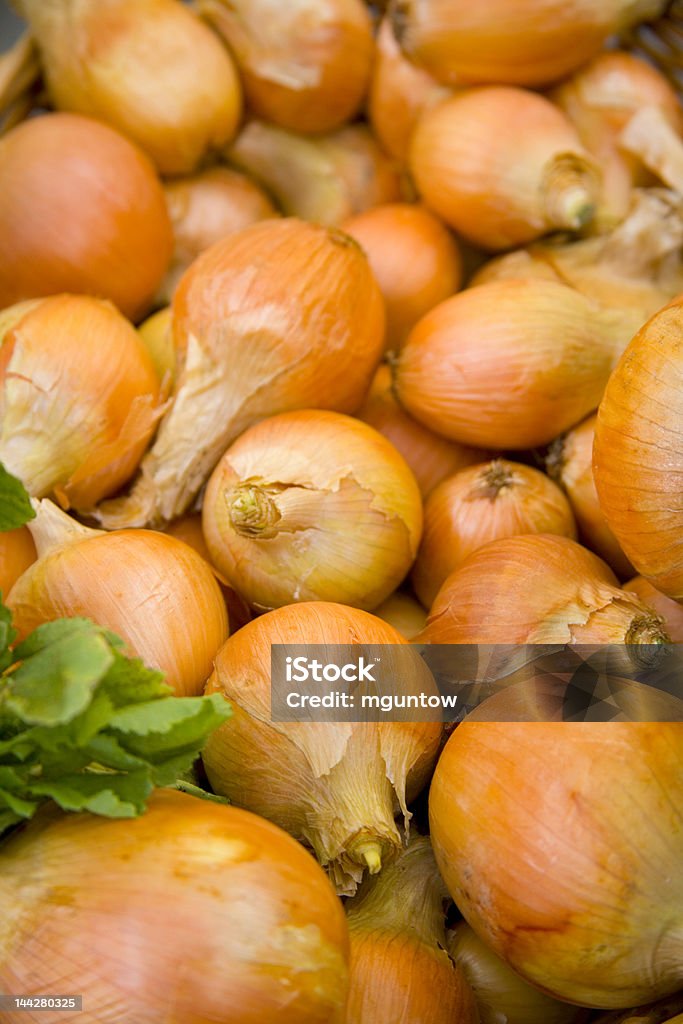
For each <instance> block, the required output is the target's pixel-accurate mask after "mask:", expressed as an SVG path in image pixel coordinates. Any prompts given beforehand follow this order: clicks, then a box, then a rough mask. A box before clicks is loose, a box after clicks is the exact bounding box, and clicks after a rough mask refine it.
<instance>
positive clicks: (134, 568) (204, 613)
mask: <svg viewBox="0 0 683 1024" xmlns="http://www.w3.org/2000/svg"><path fill="white" fill-rule="evenodd" d="M36 508H37V515H36V518H35V519H32V520H31V523H30V530H31V534H32V536H33V539H34V541H35V544H36V549H37V552H38V560H37V561H36V562H34V563H33V564H32V565H31V566H30V567H29V568H28V569H27V570H26V572H24V574H23V575H22V576H21V577H20V578H19V579H18V580H17V582H16V583H15V585H14V586H13V587H12V589H11V591H10V593H9V595H8V597H7V602H6V603H7V606H8V607H9V608H10V609H11V611H12V615H13V623H14V626H15V628H16V629H17V631H18V633H19V636H20V638H21V639H23V638H25V637H26V636H27V635H28V634H29V633H30V632H31V631H32V630H34V629H35V628H36V626H39V625H41V624H42V623H43V622H51V621H52V620H53V619H59V618H76V617H79V616H84V617H85V618H89V619H92V620H93V621H94V622H96V623H97V624H98V625H100V626H105V627H106V628H107V629H110V630H112V632H114V633H116V634H117V635H118V636H120V637H121V638H122V639H123V640H124V641H125V643H126V646H127V648H128V651H129V652H130V654H131V655H135V656H137V657H139V658H141V659H142V660H143V661H144V662H145V664H147V665H149V666H150V667H152V668H158V669H161V670H162V671H163V672H164V673H165V675H166V682H167V683H168V685H169V686H171V687H172V688H173V691H174V693H175V694H176V696H179V697H188V696H196V695H199V694H201V692H202V690H203V687H204V684H205V683H206V680H207V679H208V677H209V675H210V674H211V670H212V667H213V658H214V655H215V654H216V652H217V651H218V649H219V647H220V646H221V644H222V643H223V642H224V641H225V639H226V638H227V636H228V616H227V612H226V609H225V602H224V601H223V597H222V595H221V592H220V588H219V586H218V583H217V582H216V580H215V578H214V575H213V572H212V571H211V568H210V566H208V565H207V564H206V562H205V561H204V559H203V558H201V557H200V555H198V554H197V552H196V551H194V550H193V549H192V548H191V547H189V545H187V544H185V543H183V542H182V541H180V540H176V539H175V538H174V537H168V536H166V535H165V534H163V533H156V532H154V531H153V530H122V531H117V532H113V533H103V532H102V531H100V530H91V529H89V528H88V527H85V526H82V525H81V524H80V523H77V522H76V521H75V520H73V519H70V518H69V517H68V516H67V515H66V514H65V513H63V512H61V511H60V510H59V509H58V508H56V506H54V505H53V504H52V503H51V502H50V501H47V500H43V501H41V502H39V503H37V505H36Z"/></svg>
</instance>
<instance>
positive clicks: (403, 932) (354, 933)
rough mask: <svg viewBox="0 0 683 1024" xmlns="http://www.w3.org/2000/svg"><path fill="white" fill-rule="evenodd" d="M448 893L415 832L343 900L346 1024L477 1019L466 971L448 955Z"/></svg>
mask: <svg viewBox="0 0 683 1024" xmlns="http://www.w3.org/2000/svg"><path fill="white" fill-rule="evenodd" d="M445 898H447V893H446V891H445V887H444V884H443V882H442V880H441V877H440V875H439V872H438V870H437V867H436V864H435V863H434V855H433V853H432V849H431V846H430V844H429V839H427V838H426V837H423V836H417V835H414V836H412V837H411V839H410V841H409V844H408V847H407V849H406V850H404V851H403V852H402V853H401V854H400V855H399V858H398V860H397V861H395V862H394V863H393V864H390V865H389V866H388V867H386V868H384V870H383V871H382V872H381V873H380V874H379V875H377V876H375V877H374V878H368V879H366V880H365V881H364V882H363V884H362V886H361V887H360V890H359V892H358V894H357V895H356V896H355V897H354V898H353V899H352V900H350V901H349V903H347V915H348V921H349V932H350V935H351V978H350V981H351V984H350V989H349V998H348V1003H347V1006H346V1024H396V1022H397V1021H400V1020H403V1021H410V1022H411V1024H412V1022H416V1024H417V1022H423V1021H424V1022H427V1021H428V1022H429V1024H454V1022H457V1024H479V1015H478V1013H477V1009H476V1006H475V1002H474V997H473V995H472V991H471V989H470V987H469V985H468V984H467V982H466V981H465V977H464V974H463V972H462V971H461V970H460V968H458V967H454V966H453V963H452V962H451V960H450V959H449V957H448V954H447V953H446V952H445V945H446V936H445V930H444V915H443V901H444V899H445Z"/></svg>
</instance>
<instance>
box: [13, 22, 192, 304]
mask: <svg viewBox="0 0 683 1024" xmlns="http://www.w3.org/2000/svg"><path fill="white" fill-rule="evenodd" d="M52 6H53V5H50V7H52ZM171 245H172V238H171V226H170V222H169V219H168V214H167V212H166V205H165V203H164V195H163V191H162V189H161V185H160V183H159V181H158V179H157V177H156V175H155V173H154V171H153V168H152V166H151V164H150V163H149V162H148V161H147V159H146V158H145V157H144V156H143V154H142V153H141V152H140V151H139V150H138V149H137V148H136V147H135V146H133V145H132V144H131V143H130V142H128V141H127V139H124V138H123V136H121V135H119V134H118V132H115V131H113V130H112V129H111V128H108V127H107V126H106V125H103V124H98V123H97V122H96V121H91V120H90V119H89V118H84V117H78V116H76V115H74V114H46V115H44V116H42V117H36V118H31V119H30V120H29V121H25V122H24V123H23V124H20V125H18V126H17V127H16V128H14V129H13V130H12V131H11V132H9V133H8V134H7V135H6V136H4V137H3V138H2V139H0V307H2V306H9V305H11V304H12V303H14V302H19V301H21V300H22V299H30V298H35V297H36V296H41V295H52V294H55V293H57V292H79V293H81V292H82V293H87V294H92V295H97V296H101V297H104V298H108V299H111V301H112V302H114V303H116V305H117V306H118V307H119V309H121V311H122V312H123V313H125V314H126V315H127V316H130V317H132V318H133V319H137V318H138V317H140V316H141V315H142V314H143V313H144V312H145V310H146V309H147V307H148V306H149V303H150V301H151V299H152V296H153V295H154V292H155V291H156V289H157V287H158V285H159V282H160V281H161V278H162V277H163V274H164V272H165V270H166V266H167V264H168V260H169V257H170V255H171Z"/></svg>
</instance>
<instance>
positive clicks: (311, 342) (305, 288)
mask: <svg viewBox="0 0 683 1024" xmlns="http://www.w3.org/2000/svg"><path fill="white" fill-rule="evenodd" d="M172 308H173V333H174V340H175V344H176V351H177V353H178V354H179V359H180V366H179V369H178V371H177V374H176V384H175V390H174V393H173V398H172V404H171V407H170V409H169V411H168V412H167V413H166V415H165V417H164V419H163V420H162V422H161V425H160V427H159V432H158V434H157V437H156V440H155V442H154V444H153V445H152V448H151V449H150V451H149V452H148V453H147V455H145V457H144V459H143V461H142V464H141V468H142V474H141V476H140V478H139V480H138V481H137V483H136V484H135V486H134V488H133V490H132V491H131V493H130V495H128V496H127V497H124V498H122V499H119V500H116V501H112V502H109V503H107V504H106V505H102V506H100V508H99V510H98V511H97V516H98V518H99V519H100V521H101V522H102V523H103V524H104V525H105V526H106V527H108V528H112V527H121V526H144V525H149V524H159V523H162V522H170V521H171V520H172V519H176V518H177V517H178V516H180V515H182V514H183V512H185V510H186V509H187V508H188V507H189V506H190V504H191V503H192V501H193V500H194V498H195V497H196V495H197V493H198V492H199V490H200V488H201V487H202V486H203V484H204V483H205V482H206V480H207V478H208V476H209V475H210V473H211V471H212V470H213V468H214V467H215V465H216V463H217V462H218V460H219V458H220V457H221V455H222V454H223V453H224V452H225V450H226V448H227V447H228V446H229V445H230V443H231V442H232V441H233V440H234V439H235V438H236V437H237V436H238V435H239V434H241V433H242V432H243V431H244V430H246V429H247V428H248V427H249V426H251V425H252V424H253V423H255V422H257V421H258V420H260V419H263V417H264V416H271V415H274V414H276V413H280V412H285V411H287V410H291V409H303V408H311V407H317V408H327V409H330V408H331V409H336V410H338V411H340V412H354V411H355V410H356V409H357V407H358V406H359V405H360V403H361V401H362V399H363V396H364V394H365V392H366V390H367V388H368V386H369V383H370V380H371V377H372V374H373V372H374V370H375V368H376V366H377V363H378V362H379V359H380V357H381V353H382V346H383V341H384V307H383V300H382V296H381V294H380V291H379V287H378V285H377V283H376V281H375V279H374V277H373V275H372V271H371V270H370V266H369V264H368V261H367V258H366V257H365V255H364V254H363V252H362V250H361V248H360V246H359V245H358V243H357V242H355V241H354V240H353V239H352V238H349V236H348V235H345V234H343V233H342V232H340V231H337V230H334V229H327V228H322V227H319V226H317V225H314V224H305V223H304V222H302V221H299V220H295V219H288V218H283V219H281V220H268V221H261V222H260V223H258V224H253V225H252V226H251V227H248V228H245V229H244V230H243V231H239V232H237V233H236V234H234V235H231V236H229V237H228V238H225V239H223V240H222V241H220V242H216V243H215V245H212V246H211V248H209V249H207V250H206V252H204V253H202V255H201V256H199V257H198V258H197V259H196V260H195V262H194V263H193V264H192V266H191V267H190V269H189V270H188V271H187V273H186V274H185V275H184V277H183V278H182V280H181V282H180V285H179V286H178V289H177V290H176V293H175V296H174V299H173V307H172Z"/></svg>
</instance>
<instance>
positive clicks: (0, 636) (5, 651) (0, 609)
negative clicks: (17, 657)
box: [0, 595, 17, 672]
mask: <svg viewBox="0 0 683 1024" xmlns="http://www.w3.org/2000/svg"><path fill="white" fill-rule="evenodd" d="M1 596H2V595H0V597H1ZM16 635H17V634H16V630H14V629H12V613H11V612H10V610H9V608H6V607H5V605H4V604H3V603H2V601H1V600H0V672H4V671H5V669H7V668H9V667H10V665H11V664H12V663H13V661H14V654H13V653H12V651H10V644H12V643H13V642H14V639H15V637H16Z"/></svg>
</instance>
